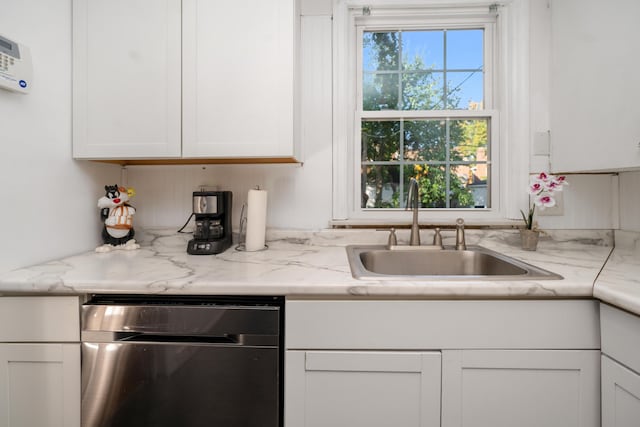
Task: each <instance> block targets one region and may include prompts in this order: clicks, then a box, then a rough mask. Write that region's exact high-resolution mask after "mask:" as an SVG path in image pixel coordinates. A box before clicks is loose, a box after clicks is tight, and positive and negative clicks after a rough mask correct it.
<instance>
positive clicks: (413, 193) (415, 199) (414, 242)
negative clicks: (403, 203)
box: [407, 178, 420, 246]
mask: <svg viewBox="0 0 640 427" xmlns="http://www.w3.org/2000/svg"><path fill="white" fill-rule="evenodd" d="M419 193H420V191H419V189H418V181H416V179H415V178H411V179H410V180H409V192H408V193H407V209H413V221H412V222H411V235H410V237H409V244H410V245H411V246H420V227H419V226H418V206H419V205H420V194H419Z"/></svg>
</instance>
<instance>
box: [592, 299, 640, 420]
mask: <svg viewBox="0 0 640 427" xmlns="http://www.w3.org/2000/svg"><path fill="white" fill-rule="evenodd" d="M600 324H601V328H602V353H603V354H602V427H638V426H640V316H635V315H633V314H631V313H628V312H626V311H623V310H619V309H617V308H615V307H611V306H609V305H606V304H600Z"/></svg>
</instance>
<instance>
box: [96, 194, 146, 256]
mask: <svg viewBox="0 0 640 427" xmlns="http://www.w3.org/2000/svg"><path fill="white" fill-rule="evenodd" d="M104 190H105V195H104V196H102V197H100V198H99V199H98V208H99V209H100V218H101V219H102V221H104V226H103V227H102V241H103V242H104V244H103V245H102V246H98V247H97V248H96V252H110V251H112V250H116V249H119V250H127V251H130V250H134V249H138V248H139V247H140V245H139V244H137V243H136V241H135V239H134V238H133V236H134V235H135V231H134V229H133V215H134V214H135V213H136V209H135V208H134V207H133V206H131V205H130V204H129V199H130V198H131V197H133V196H134V195H135V191H134V190H133V188H125V187H121V186H118V185H117V184H116V185H105V186H104Z"/></svg>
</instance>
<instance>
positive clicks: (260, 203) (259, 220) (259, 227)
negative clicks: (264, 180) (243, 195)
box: [245, 190, 267, 251]
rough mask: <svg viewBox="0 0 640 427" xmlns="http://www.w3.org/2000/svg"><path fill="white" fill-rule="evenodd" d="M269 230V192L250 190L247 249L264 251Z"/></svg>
mask: <svg viewBox="0 0 640 427" xmlns="http://www.w3.org/2000/svg"><path fill="white" fill-rule="evenodd" d="M266 228H267V192H266V191H265V190H249V196H248V198H247V236H246V239H245V249H246V250H247V251H259V250H261V249H264V243H265V232H266Z"/></svg>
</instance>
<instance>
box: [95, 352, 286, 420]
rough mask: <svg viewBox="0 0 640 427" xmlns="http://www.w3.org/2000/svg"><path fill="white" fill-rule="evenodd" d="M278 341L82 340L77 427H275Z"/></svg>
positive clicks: (278, 379) (277, 395)
mask: <svg viewBox="0 0 640 427" xmlns="http://www.w3.org/2000/svg"><path fill="white" fill-rule="evenodd" d="M280 381H281V379H280V366H279V355H278V349H277V347H252V346H239V345H222V344H191V343H190V344H189V345H185V344H184V343H163V342H161V343H159V342H144V343H136V342H110V343H94V342H84V343H83V344H82V396H83V397H82V426H83V427H108V426H114V427H115V426H117V427H130V426H131V427H133V426H136V427H139V426H154V427H165V426H166V427H175V426H181V427H196V426H198V427H200V426H214V427H215V426H220V427H222V426H225V427H227V426H239V427H240V426H242V427H253V426H255V427H277V426H278V425H279V408H280V407H281V404H280V401H279V400H280V395H279V389H280Z"/></svg>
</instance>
